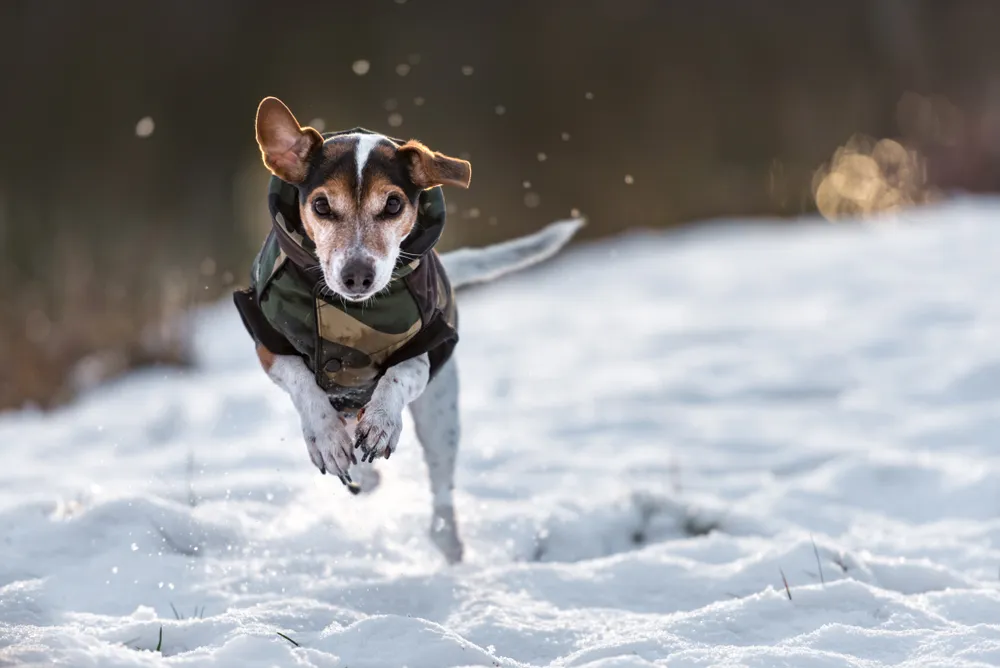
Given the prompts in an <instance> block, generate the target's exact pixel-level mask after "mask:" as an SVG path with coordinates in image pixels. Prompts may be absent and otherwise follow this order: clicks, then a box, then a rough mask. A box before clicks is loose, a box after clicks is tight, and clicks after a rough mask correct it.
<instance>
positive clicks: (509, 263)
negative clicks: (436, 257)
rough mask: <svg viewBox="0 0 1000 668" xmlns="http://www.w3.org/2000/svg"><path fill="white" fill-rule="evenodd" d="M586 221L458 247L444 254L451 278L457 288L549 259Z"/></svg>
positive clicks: (578, 220) (559, 224)
mask: <svg viewBox="0 0 1000 668" xmlns="http://www.w3.org/2000/svg"><path fill="white" fill-rule="evenodd" d="M582 226H583V220H582V219H580V218H576V219H573V220H562V221H559V222H558V223H552V224H551V225H548V226H546V227H545V228H543V229H542V230H540V231H538V232H535V233H534V234H529V235H528V236H524V237H519V238H517V239H512V240H510V241H505V242H503V243H499V244H495V245H493V246H486V247H485V248H459V249H458V250H453V251H451V252H449V253H443V254H442V255H441V262H442V263H443V264H444V268H445V271H447V272H448V280H449V281H451V285H452V287H453V288H455V289H456V290H457V289H458V288H461V287H464V286H466V285H473V284H475V283H486V282H488V281H492V280H493V279H495V278H499V277H501V276H503V275H504V274H509V273H511V272H514V271H520V270H521V269H524V268H526V267H530V266H531V265H533V264H535V263H537V262H541V261H542V260H545V259H548V258H550V257H552V256H553V255H555V254H556V252H557V251H558V250H559V249H560V248H562V247H563V246H565V245H566V242H568V241H569V240H570V239H571V238H572V237H573V235H574V234H575V233H576V231H577V230H578V229H580V228H581V227H582Z"/></svg>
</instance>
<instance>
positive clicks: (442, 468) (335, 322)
mask: <svg viewBox="0 0 1000 668" xmlns="http://www.w3.org/2000/svg"><path fill="white" fill-rule="evenodd" d="M256 131H257V143H258V145H259V146H260V151H261V154H262V157H263V160H264V164H265V165H266V166H267V168H268V169H269V170H270V171H271V173H272V175H273V177H272V183H271V191H270V195H269V205H270V208H271V214H272V231H271V233H270V235H269V236H268V238H267V240H266V241H265V243H264V247H263V248H262V249H261V252H260V254H259V255H258V257H257V260H256V261H255V262H254V268H253V270H252V272H251V282H252V286H251V288H249V289H248V290H243V291H239V292H237V293H236V294H235V295H234V298H235V301H236V305H237V307H238V310H239V311H240V314H241V316H242V317H243V320H244V324H245V325H246V326H247V329H248V331H249V332H250V334H251V335H252V336H253V338H254V339H255V342H256V345H257V356H258V358H259V359H260V363H261V365H262V366H263V368H264V371H266V372H267V374H268V376H269V377H270V378H271V380H273V381H274V382H275V383H276V384H277V385H278V386H279V387H281V388H282V389H283V390H285V392H287V393H288V395H289V396H290V397H291V400H292V403H293V404H294V406H295V409H296V411H297V412H298V414H299V416H300V418H301V422H302V433H303V436H304V438H305V441H306V446H307V449H308V452H309V458H310V459H311V460H312V462H313V464H314V465H315V466H316V467H317V468H318V469H319V470H320V471H321V472H322V473H327V472H330V473H333V474H336V475H337V476H338V477H339V478H340V480H341V481H342V482H343V483H344V484H345V485H347V486H348V488H349V489H350V490H351V491H352V492H354V493H357V492H358V491H362V490H368V489H372V488H374V486H375V485H376V484H377V483H378V475H377V472H376V471H374V469H373V468H371V466H372V462H373V461H374V460H375V459H378V458H385V459H389V457H390V456H391V455H392V453H393V452H394V451H395V449H396V446H397V444H398V443H399V438H400V433H401V432H402V426H403V409H404V408H406V407H407V406H408V407H409V409H410V413H411V416H412V419H413V424H414V427H415V431H416V436H417V439H418V440H419V442H420V445H421V446H422V448H423V453H424V458H425V460H426V462H427V469H428V473H429V477H430V486H431V493H432V496H433V517H432V519H431V524H430V526H431V530H430V537H431V539H432V541H433V542H434V543H435V545H437V547H438V548H439V549H440V550H441V552H442V553H443V554H444V556H445V558H446V559H447V560H448V561H449V562H450V563H455V562H458V561H460V560H461V559H462V553H463V546H462V541H461V539H460V538H459V532H458V526H457V523H456V519H455V509H454V503H453V499H452V489H453V487H454V472H455V460H456V455H457V451H458V442H459V415H458V374H457V371H456V366H455V361H454V360H453V359H452V358H451V351H452V349H453V348H454V345H455V343H456V342H457V340H458V335H457V313H456V310H455V307H454V293H453V291H454V289H457V288H461V287H462V286H466V285H470V284H473V283H481V282H485V281H489V280H492V279H494V278H496V277H498V276H501V275H503V274H505V273H509V272H511V271H515V270H518V269H522V268H524V267H527V266H529V265H531V264H534V263H536V262H539V261H541V260H543V259H545V258H548V257H550V256H551V255H553V254H554V253H556V252H557V251H558V250H559V249H560V248H561V247H562V246H563V245H564V244H566V243H567V242H568V241H569V239H570V238H571V237H572V236H573V234H574V233H575V232H576V230H577V229H578V228H579V226H580V225H581V224H582V221H580V220H568V221H563V222H559V223H554V224H552V225H549V226H548V227H546V228H544V229H543V230H541V231H540V232H537V233H535V234H533V235H529V236H526V237H522V238H519V239H515V240H513V241H508V242H505V243H501V244H497V245H494V246H489V247H486V248H480V249H460V250H457V251H453V252H450V253H445V254H443V255H441V256H438V255H437V253H436V252H435V251H434V250H433V245H434V243H435V242H436V241H437V239H438V237H439V236H440V233H441V228H442V227H443V225H444V218H445V215H444V214H445V209H444V200H443V197H442V196H441V192H440V190H441V189H440V186H443V185H449V186H457V187H461V188H467V187H468V186H469V182H470V179H471V167H470V165H469V163H468V162H466V161H465V160H459V159H457V158H452V157H449V156H446V155H443V154H441V153H437V152H434V151H432V150H430V149H428V148H427V147H426V146H424V145H423V144H421V143H419V142H417V141H412V140H411V141H407V142H401V141H399V140H395V139H392V138H389V137H386V136H383V135H380V134H376V133H372V132H369V131H366V130H362V129H357V130H353V131H349V132H344V133H335V134H327V135H321V134H320V133H319V132H318V131H316V130H315V129H313V128H311V127H302V126H301V125H299V123H298V121H297V120H296V119H295V116H294V115H292V112H291V111H290V110H289V109H288V107H286V106H285V105H284V104H283V103H282V102H281V101H280V100H278V99H277V98H273V97H268V98H265V99H264V100H263V101H262V102H261V103H260V106H259V107H258V110H257V121H256ZM359 455H360V461H359ZM352 474H353V475H352Z"/></svg>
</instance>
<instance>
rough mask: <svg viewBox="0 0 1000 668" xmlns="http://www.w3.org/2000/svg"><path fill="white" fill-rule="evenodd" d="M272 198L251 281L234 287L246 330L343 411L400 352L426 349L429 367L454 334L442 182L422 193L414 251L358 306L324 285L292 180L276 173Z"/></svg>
mask: <svg viewBox="0 0 1000 668" xmlns="http://www.w3.org/2000/svg"><path fill="white" fill-rule="evenodd" d="M268 199H269V201H270V203H271V208H272V220H273V225H272V230H271V232H270V234H268V236H267V238H266V239H265V241H264V245H263V246H262V247H261V250H260V252H259V253H258V254H257V257H256V258H255V260H254V263H253V267H252V269H251V276H250V278H251V286H250V288H249V289H248V290H243V291H238V292H236V293H235V294H234V300H235V302H236V306H237V308H238V310H239V311H240V314H241V316H242V318H243V321H244V324H245V325H246V327H247V330H248V331H249V332H250V334H251V336H253V337H254V338H255V339H256V341H257V342H258V343H262V344H263V345H264V346H265V347H267V348H268V349H269V350H271V352H274V353H276V354H299V355H301V356H302V358H303V359H304V360H305V361H306V364H307V365H308V367H309V369H310V370H312V371H313V373H315V375H316V382H317V384H319V386H320V387H322V388H323V389H324V390H325V391H326V392H327V394H329V395H330V398H331V402H332V403H333V405H334V406H335V407H336V408H337V409H338V410H342V411H346V412H351V411H356V410H357V409H359V408H361V407H363V406H364V405H365V404H367V403H368V401H369V400H370V399H371V393H372V391H373V390H374V389H375V385H376V383H377V382H378V379H379V378H380V377H381V376H382V374H383V373H384V372H385V370H386V369H387V368H388V367H390V366H392V365H394V364H398V363H399V362H402V361H404V360H406V359H410V358H412V357H417V356H418V355H422V354H424V353H428V355H429V357H430V361H431V375H432V376H433V374H434V373H436V371H437V369H439V368H440V366H441V365H442V364H444V362H445V361H447V359H448V358H449V357H450V356H451V352H452V350H453V349H454V346H455V343H456V342H457V341H458V334H457V312H456V309H455V298H454V293H453V291H452V289H451V285H450V284H449V283H448V279H447V277H446V276H445V273H444V268H443V267H442V266H441V262H440V259H439V258H438V256H437V253H436V252H435V251H434V250H433V249H432V248H431V247H430V246H432V245H433V243H434V242H436V241H437V238H438V237H439V236H440V233H441V229H440V228H441V227H442V226H443V223H444V213H445V205H444V197H443V196H442V194H441V189H440V188H432V189H430V190H427V191H424V192H423V193H422V194H421V196H420V201H419V202H418V205H417V206H418V212H419V218H418V222H417V224H416V225H415V226H414V231H413V232H412V233H411V234H410V236H409V237H407V242H411V241H412V242H414V243H406V242H404V244H403V246H402V248H403V250H404V251H406V253H407V257H412V256H413V255H418V256H419V257H417V258H416V259H413V260H410V261H408V262H407V261H403V260H401V261H400V262H399V263H398V264H397V265H396V268H395V270H394V271H393V278H392V280H391V281H390V283H389V285H388V286H387V288H386V290H385V291H383V292H381V293H380V294H379V295H378V296H377V297H375V298H374V299H372V300H369V301H368V302H366V303H365V304H364V306H363V307H362V306H361V305H360V304H355V303H350V302H346V301H345V300H343V299H341V298H339V297H337V296H336V295H334V294H333V293H331V292H329V291H328V290H326V289H325V288H323V287H322V284H321V281H320V278H321V277H322V272H321V270H320V268H319V265H318V260H317V259H316V256H315V249H314V247H313V245H312V243H311V241H310V240H309V238H308V237H307V236H306V235H305V234H304V233H303V232H302V231H301V228H300V224H299V225H297V224H296V223H297V221H298V215H297V209H298V203H297V201H298V194H297V192H296V191H295V189H294V188H293V187H292V186H289V185H288V184H285V183H283V182H281V181H279V180H278V179H272V183H271V188H270V191H269V198H268ZM293 207H294V209H293ZM421 245H425V246H426V247H425V248H421ZM414 251H417V252H414ZM411 253H412V255H411Z"/></svg>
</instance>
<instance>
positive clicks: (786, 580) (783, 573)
mask: <svg viewBox="0 0 1000 668" xmlns="http://www.w3.org/2000/svg"><path fill="white" fill-rule="evenodd" d="M778 572H779V573H781V581H782V582H784V583H785V593H786V594H788V600H789V601H791V600H792V589H791V587H789V586H788V578H786V577H785V571H783V570H781V569H780V568H779V569H778Z"/></svg>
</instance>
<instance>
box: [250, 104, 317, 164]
mask: <svg viewBox="0 0 1000 668" xmlns="http://www.w3.org/2000/svg"><path fill="white" fill-rule="evenodd" d="M257 144H259V145H260V153H261V155H262V156H263V158H264V164H265V165H267V168H268V169H270V170H271V173H272V174H274V175H275V176H277V177H278V178H279V179H281V180H282V181H287V182H288V183H301V182H302V181H304V180H305V178H306V175H307V174H308V173H309V156H310V155H311V154H312V152H313V151H315V150H316V149H317V148H319V147H320V146H322V144H323V137H322V135H320V133H319V132H317V131H316V130H314V129H313V128H310V127H301V126H300V125H299V122H298V121H297V120H295V116H293V115H292V112H291V111H289V110H288V107H286V106H285V104H284V103H283V102H282V101H281V100H279V99H278V98H276V97H265V98H264V99H263V100H261V103H260V106H259V107H257Z"/></svg>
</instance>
